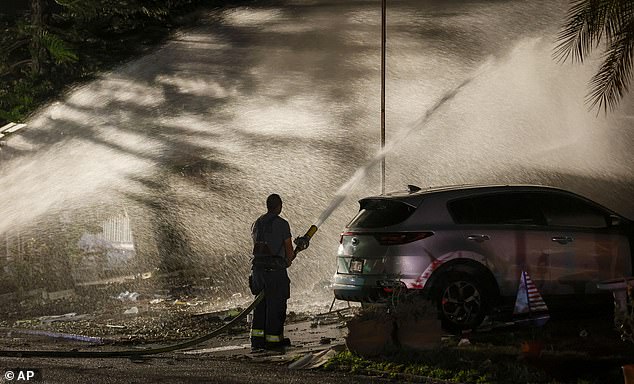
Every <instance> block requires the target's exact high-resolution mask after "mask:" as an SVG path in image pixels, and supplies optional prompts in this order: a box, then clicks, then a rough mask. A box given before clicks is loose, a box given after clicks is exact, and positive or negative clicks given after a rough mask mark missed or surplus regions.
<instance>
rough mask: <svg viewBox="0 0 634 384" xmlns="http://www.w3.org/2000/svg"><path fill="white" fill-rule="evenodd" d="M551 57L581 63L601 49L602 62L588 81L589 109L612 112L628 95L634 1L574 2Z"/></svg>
mask: <svg viewBox="0 0 634 384" xmlns="http://www.w3.org/2000/svg"><path fill="white" fill-rule="evenodd" d="M557 40H558V45H557V46H556V48H555V52H554V54H555V57H556V58H557V59H559V60H560V61H567V60H571V61H573V62H580V63H583V62H584V60H586V59H587V58H588V55H589V54H590V53H591V52H592V51H593V50H595V49H599V48H603V49H604V52H603V57H602V59H603V62H602V63H601V66H600V67H599V70H598V72H597V73H596V74H595V75H594V76H593V77H592V79H591V80H590V92H589V93H588V95H587V97H586V101H587V103H588V104H589V105H590V108H591V109H594V108H597V109H598V110H599V111H600V110H603V111H604V112H606V113H607V111H608V109H610V110H611V111H612V110H614V109H615V108H616V107H617V106H618V104H619V102H620V100H621V99H622V98H623V96H624V95H625V94H626V93H627V92H628V89H629V86H630V82H631V79H632V69H633V64H634V61H633V59H634V0H574V1H572V3H571V6H570V9H569V11H568V15H567V20H566V23H565V24H564V26H563V27H562V28H561V30H560V32H559V36H558V38H557Z"/></svg>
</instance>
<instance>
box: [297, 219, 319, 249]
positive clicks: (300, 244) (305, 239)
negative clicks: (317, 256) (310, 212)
mask: <svg viewBox="0 0 634 384" xmlns="http://www.w3.org/2000/svg"><path fill="white" fill-rule="evenodd" d="M317 229H318V228H317V226H316V225H311V226H310V228H308V231H307V232H306V234H305V235H304V236H300V237H298V238H296V239H295V240H293V242H294V243H295V253H296V254H297V252H300V251H303V250H304V249H306V248H308V246H309V245H310V239H311V238H312V237H313V235H315V232H317Z"/></svg>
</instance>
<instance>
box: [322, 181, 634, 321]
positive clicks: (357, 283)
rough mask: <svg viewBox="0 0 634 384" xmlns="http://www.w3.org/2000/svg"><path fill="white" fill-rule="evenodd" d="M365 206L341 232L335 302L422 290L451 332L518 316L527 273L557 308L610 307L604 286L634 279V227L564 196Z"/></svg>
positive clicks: (451, 195) (477, 191) (389, 199)
mask: <svg viewBox="0 0 634 384" xmlns="http://www.w3.org/2000/svg"><path fill="white" fill-rule="evenodd" d="M359 203H360V210H359V213H358V214H357V215H356V216H355V217H354V219H352V221H351V222H350V224H348V226H347V227H346V228H345V230H344V232H343V233H342V234H341V239H340V245H339V250H338V255H337V273H336V274H335V284H334V294H335V297H336V298H338V299H340V300H349V301H361V302H373V301H377V300H381V299H384V298H386V297H387V296H389V295H391V294H392V292H393V291H394V290H395V289H400V290H403V289H405V290H407V291H411V290H420V292H421V293H422V294H424V295H426V296H427V297H428V298H431V299H432V300H433V301H434V302H435V303H437V306H438V310H439V316H440V318H441V320H442V321H443V325H444V326H445V328H446V329H451V330H460V329H473V328H475V327H477V326H478V325H480V323H481V322H482V320H483V319H484V318H485V316H487V315H489V314H492V313H493V312H495V313H496V314H502V313H510V309H512V307H513V303H514V300H515V296H516V293H517V289H518V285H519V280H520V275H521V273H522V271H526V272H527V273H528V274H529V275H530V277H531V278H532V280H533V282H534V283H535V285H536V286H537V288H538V290H539V292H540V293H541V294H542V296H543V298H544V300H545V301H546V304H547V305H548V307H549V308H550V309H551V311H553V310H555V311H556V310H557V309H565V310H570V309H572V310H576V309H579V308H580V307H581V308H592V306H593V305H598V304H605V303H606V302H607V303H609V301H606V299H608V300H609V296H607V294H606V293H604V292H600V291H598V290H597V287H596V283H597V282H599V281H601V280H608V279H614V278H620V277H627V276H632V247H633V244H634V236H633V229H632V228H633V225H632V222H631V221H630V220H628V219H626V218H624V217H622V216H619V215H617V214H616V213H614V212H612V211H610V210H608V209H606V208H604V207H602V206H600V205H599V204H597V203H595V202H592V201H590V200H588V199H586V198H583V197H581V196H578V195H576V194H574V193H571V192H567V191H563V190H560V189H556V188H550V187H542V186H522V185H517V186H509V185H506V186H457V187H443V188H433V189H429V190H420V188H418V187H415V186H409V191H406V192H399V193H390V194H386V195H381V196H374V197H368V198H364V199H361V200H360V201H359ZM494 310H495V311H494Z"/></svg>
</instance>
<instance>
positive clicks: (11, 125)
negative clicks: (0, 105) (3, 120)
mask: <svg viewBox="0 0 634 384" xmlns="http://www.w3.org/2000/svg"><path fill="white" fill-rule="evenodd" d="M14 125H16V124H15V123H9V124H6V125H3V126H2V127H0V132H4V131H6V130H7V129H9V128H11V127H13V126H14Z"/></svg>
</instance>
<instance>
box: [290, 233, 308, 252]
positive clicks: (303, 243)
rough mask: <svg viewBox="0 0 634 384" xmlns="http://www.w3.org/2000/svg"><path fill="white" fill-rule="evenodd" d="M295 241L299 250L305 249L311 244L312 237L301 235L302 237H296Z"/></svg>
mask: <svg viewBox="0 0 634 384" xmlns="http://www.w3.org/2000/svg"><path fill="white" fill-rule="evenodd" d="M293 242H294V243H295V245H296V246H297V252H299V251H303V250H304V249H306V248H308V246H309V245H310V238H309V237H308V236H300V237H297V238H295V240H293Z"/></svg>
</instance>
